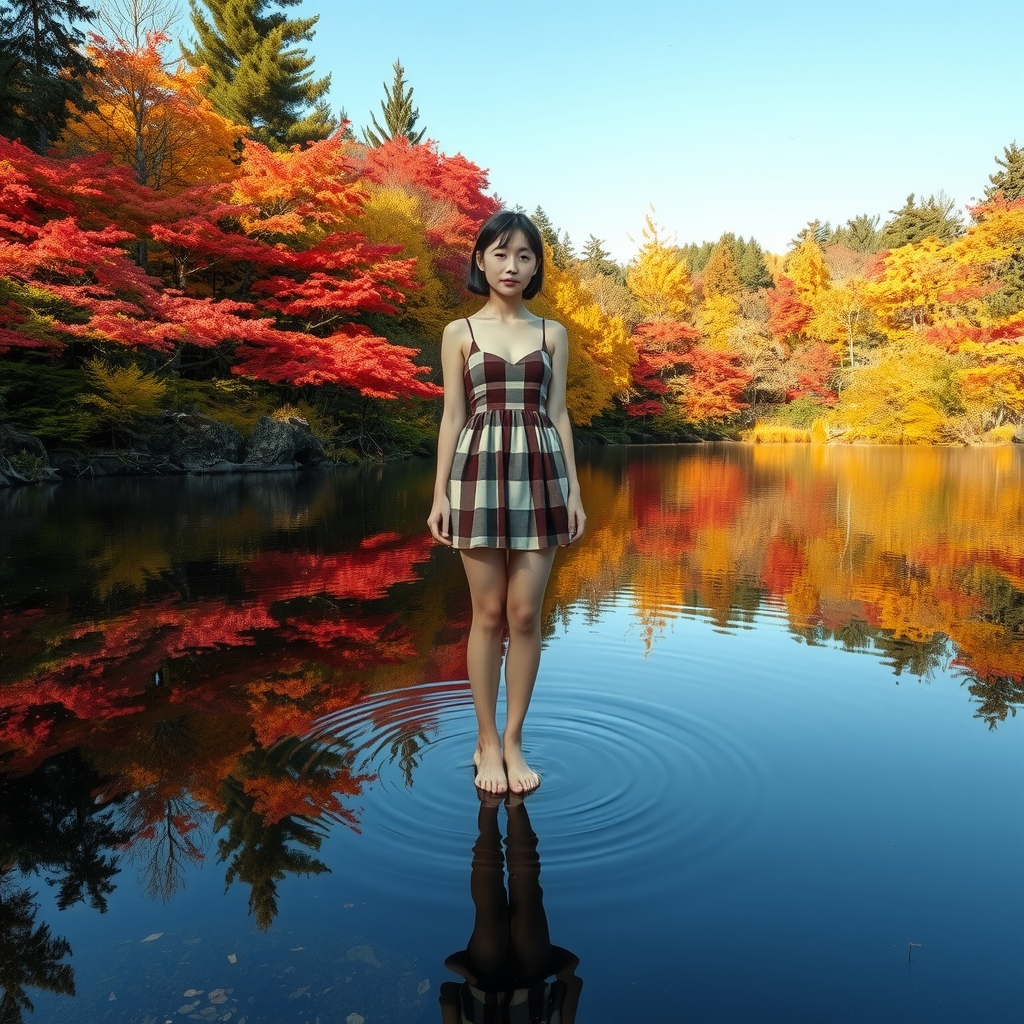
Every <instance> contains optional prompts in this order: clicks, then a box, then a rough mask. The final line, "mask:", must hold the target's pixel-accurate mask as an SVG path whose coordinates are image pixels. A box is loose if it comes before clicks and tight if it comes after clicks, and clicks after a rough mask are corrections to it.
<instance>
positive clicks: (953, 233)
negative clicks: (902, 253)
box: [880, 192, 964, 249]
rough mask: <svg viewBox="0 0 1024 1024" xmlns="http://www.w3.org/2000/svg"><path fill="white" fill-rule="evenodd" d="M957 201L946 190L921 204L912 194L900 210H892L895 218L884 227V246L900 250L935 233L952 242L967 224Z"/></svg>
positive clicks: (940, 239) (943, 239) (937, 236)
mask: <svg viewBox="0 0 1024 1024" xmlns="http://www.w3.org/2000/svg"><path fill="white" fill-rule="evenodd" d="M955 205H956V204H955V203H954V202H953V200H952V199H950V198H949V197H948V196H947V195H946V194H945V193H944V192H939V194H938V195H934V196H929V197H928V198H927V199H924V200H922V201H921V202H920V203H918V202H917V201H916V199H915V197H914V194H913V193H911V194H910V195H909V196H907V201H906V203H905V204H904V205H903V206H902V207H901V208H900V209H899V210H890V211H889V212H890V213H891V214H892V215H893V219H892V220H890V221H888V222H887V223H886V225H885V227H883V228H882V235H881V238H880V242H881V245H882V248H884V249H898V248H899V247H900V246H901V245H911V244H912V243H914V242H920V241H923V240H924V239H925V238H930V237H932V236H934V237H935V238H937V239H939V241H940V242H952V241H953V239H954V238H957V237H959V235H960V234H961V233H962V232H963V229H964V223H963V220H962V219H961V217H960V215H959V213H957V212H956V209H955Z"/></svg>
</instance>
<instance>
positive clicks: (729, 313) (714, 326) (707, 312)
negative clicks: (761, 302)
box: [700, 294, 739, 349]
mask: <svg viewBox="0 0 1024 1024" xmlns="http://www.w3.org/2000/svg"><path fill="white" fill-rule="evenodd" d="M738 323H739V304H738V303H737V302H736V299H735V298H734V297H733V296H732V295H724V294H722V295H710V296H707V297H706V298H705V299H704V303H703V305H702V306H701V310H700V324H701V330H702V332H703V334H704V337H705V339H706V340H707V344H708V347H709V348H715V349H726V348H728V347H729V340H730V335H731V333H732V330H733V328H734V327H735V326H736V325H737V324H738Z"/></svg>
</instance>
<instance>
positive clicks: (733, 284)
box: [702, 241, 743, 299]
mask: <svg viewBox="0 0 1024 1024" xmlns="http://www.w3.org/2000/svg"><path fill="white" fill-rule="evenodd" d="M702 280H703V287H704V298H705V299H706V298H709V297H710V296H713V295H732V296H736V295H739V293H740V292H741V291H742V290H743V285H742V284H741V282H740V276H739V273H738V272H737V270H736V260H735V258H734V257H733V254H732V249H730V248H729V246H728V245H727V244H725V243H724V242H721V241H720V242H719V243H718V244H717V245H716V246H715V247H714V248H713V249H712V250H711V257H710V258H709V259H708V265H707V266H706V267H705V268H704V275H703V279H702Z"/></svg>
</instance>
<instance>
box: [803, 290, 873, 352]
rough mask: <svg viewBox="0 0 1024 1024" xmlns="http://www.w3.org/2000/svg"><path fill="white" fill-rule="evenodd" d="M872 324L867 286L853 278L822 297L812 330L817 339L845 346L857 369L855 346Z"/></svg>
mask: <svg viewBox="0 0 1024 1024" xmlns="http://www.w3.org/2000/svg"><path fill="white" fill-rule="evenodd" d="M871 321H872V314H871V308H870V301H869V298H868V290H867V282H866V281H865V280H864V279H863V278H861V277H849V278H847V279H846V280H845V281H843V282H842V283H840V284H836V285H834V286H832V287H830V288H827V289H825V290H824V291H823V292H821V293H820V294H819V296H818V298H817V300H816V302H815V304H814V316H813V319H812V320H811V322H810V325H809V329H810V332H811V333H812V334H813V335H814V336H815V337H817V338H821V339H823V340H825V341H834V342H837V343H839V344H841V345H842V344H845V348H846V355H847V358H848V359H849V361H850V366H854V365H855V361H856V356H855V353H854V347H855V344H856V342H857V340H858V339H859V338H860V337H861V336H862V335H863V333H864V332H865V331H866V330H867V328H868V325H869V324H870V323H871Z"/></svg>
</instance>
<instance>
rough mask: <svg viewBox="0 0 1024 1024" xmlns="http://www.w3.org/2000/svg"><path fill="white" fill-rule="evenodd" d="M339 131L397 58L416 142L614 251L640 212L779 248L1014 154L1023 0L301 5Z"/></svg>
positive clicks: (1023, 135)
mask: <svg viewBox="0 0 1024 1024" xmlns="http://www.w3.org/2000/svg"><path fill="white" fill-rule="evenodd" d="M296 13H301V14H319V15H320V21H319V24H318V28H317V35H316V38H315V40H314V41H313V43H312V45H311V47H310V50H311V52H312V53H313V54H314V56H315V57H316V66H317V70H318V72H319V73H326V72H328V71H329V72H330V73H331V76H332V82H331V96H330V100H331V103H332V105H333V106H334V107H335V108H336V109H337V108H338V107H341V106H344V107H345V108H346V110H347V111H348V113H349V116H350V117H351V118H352V120H353V122H354V125H355V127H356V128H357V130H358V129H359V128H360V127H361V126H362V125H364V124H366V123H367V122H368V121H369V117H370V112H371V110H373V111H379V109H380V108H379V103H380V100H381V98H382V97H383V89H382V82H383V81H384V80H385V79H386V80H387V81H389V82H390V80H391V75H392V71H391V65H392V62H393V61H394V60H395V58H396V57H397V58H401V61H402V63H403V65H404V66H405V68H406V74H407V78H408V80H409V82H410V84H412V85H413V86H414V87H415V90H416V92H415V100H416V103H417V105H418V107H419V109H420V113H421V124H423V125H425V126H426V128H427V132H428V135H429V137H431V138H433V139H436V140H437V141H438V142H439V144H440V146H441V149H442V150H443V151H444V152H447V153H455V152H462V153H463V154H464V155H465V156H467V157H468V158H469V159H471V160H473V161H474V162H476V163H478V164H480V165H481V166H482V167H485V168H487V169H488V170H489V172H490V179H491V185H492V187H493V189H494V191H496V192H497V194H498V195H499V196H500V197H501V198H502V199H503V200H504V201H505V202H506V203H507V204H509V205H514V204H516V203H521V204H522V205H523V206H525V207H526V208H527V209H529V210H531V211H532V210H533V208H534V207H535V206H536V205H537V204H540V205H542V206H543V207H544V209H545V210H546V211H547V213H548V215H549V216H550V217H551V219H552V220H553V221H554V223H555V224H556V225H558V226H559V227H562V228H565V229H567V230H568V231H569V233H570V235H571V237H572V239H573V241H574V242H575V243H577V244H579V243H581V242H582V241H583V240H584V239H585V238H586V237H587V235H589V234H591V233H593V234H595V235H596V236H597V237H598V238H602V239H604V240H605V245H606V248H608V249H609V250H611V252H612V253H613V255H615V256H616V257H617V258H619V259H625V258H628V257H629V256H630V255H631V254H632V253H633V252H634V251H635V245H634V244H633V243H632V242H631V241H630V239H629V237H628V236H629V235H632V236H633V237H634V238H635V239H639V238H640V230H641V228H642V225H643V221H644V215H645V214H646V212H647V210H648V206H649V204H653V205H654V207H655V210H656V217H657V220H658V222H659V223H660V224H661V225H662V226H663V227H665V228H666V230H667V232H668V234H669V235H675V236H676V237H677V238H678V240H679V241H680V242H688V241H703V240H705V239H709V240H711V239H716V238H717V237H718V236H719V235H720V234H721V233H722V232H723V231H729V230H731V231H735V232H736V233H737V234H742V235H745V236H747V237H749V236H750V235H753V236H754V237H756V238H757V239H758V240H759V241H760V242H761V243H762V245H764V246H765V247H766V248H767V249H770V250H772V251H781V250H784V249H785V248H786V246H787V243H788V241H789V239H791V238H792V237H793V236H794V235H795V234H796V233H797V231H798V230H799V229H800V228H802V227H803V225H804V224H805V223H806V222H807V221H808V220H810V219H812V218H820V219H822V220H826V219H827V220H831V221H832V222H833V223H836V222H840V223H841V222H843V221H845V220H846V219H847V218H848V217H852V216H854V215H856V214H858V213H862V212H869V213H879V214H882V216H883V219H884V218H885V216H887V212H888V211H889V210H891V209H893V208H895V207H898V206H900V205H902V203H903V201H904V199H905V198H906V196H907V194H908V193H910V192H915V193H917V194H919V195H921V194H924V195H928V194H930V193H933V192H937V191H939V190H940V189H942V190H945V192H946V193H947V194H948V195H949V196H951V197H952V198H954V199H955V200H956V201H957V203H958V204H962V203H966V202H969V201H970V200H971V199H972V198H973V197H976V196H978V195H980V194H981V192H982V190H983V189H984V187H985V185H986V184H987V181H988V175H989V174H990V173H992V172H993V171H994V170H995V169H996V164H995V156H996V154H1001V153H1002V150H1003V147H1004V146H1005V145H1007V144H1008V143H1010V142H1011V141H1012V140H1014V139H1016V140H1017V142H1018V143H1021V144H1024V103H1022V102H1021V87H1020V79H1021V73H1022V70H1024V68H1022V64H1024V62H1022V60H1021V58H1020V53H1021V46H1022V38H1024V2H1021V0H1013V2H1004V0H976V2H975V3H973V4H971V5H969V4H967V3H963V2H961V3H948V2H945V0H935V2H929V3H911V2H907V0H890V2H887V3H879V2H876V0H859V2H855V3H849V4H838V3H834V2H833V3H829V2H825V0H823V2H819V3H813V4H812V3H804V2H787V0H777V2H775V3H746V2H718V3H716V2H714V0H705V2H703V3H699V4H698V3H688V2H679V3H662V2H645V0H635V2H629V0H623V2H619V3H607V2H604V0H589V2H586V3H583V2H579V3H577V2H565V0H548V2H537V0H512V2H509V3H505V4H498V3H487V2H481V0H477V2H472V3H468V2H463V0H434V2H430V0H419V2H406V0H363V2H362V3H358V4H356V3H334V4H326V3H322V2H317V0H305V3H303V4H302V6H301V7H300V8H298V9H297V10H296Z"/></svg>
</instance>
